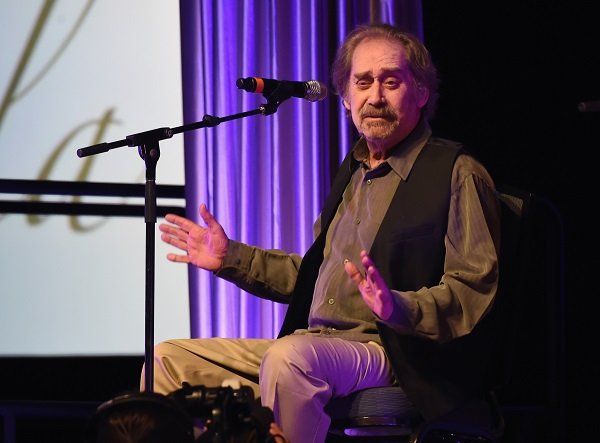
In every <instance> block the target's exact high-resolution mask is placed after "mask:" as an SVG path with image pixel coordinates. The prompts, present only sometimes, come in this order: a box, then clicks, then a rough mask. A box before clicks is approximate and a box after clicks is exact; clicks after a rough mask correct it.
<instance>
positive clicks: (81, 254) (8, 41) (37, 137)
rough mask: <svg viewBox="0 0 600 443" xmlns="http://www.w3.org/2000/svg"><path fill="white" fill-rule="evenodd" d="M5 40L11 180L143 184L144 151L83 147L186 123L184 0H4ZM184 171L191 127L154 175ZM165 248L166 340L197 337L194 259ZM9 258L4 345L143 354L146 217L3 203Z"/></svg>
mask: <svg viewBox="0 0 600 443" xmlns="http://www.w3.org/2000/svg"><path fill="white" fill-rule="evenodd" d="M0 47H1V50H0V94H1V95H0V100H1V102H0V106H1V107H0V156H1V157H2V158H1V161H0V178H3V179H8V178H10V179H31V180H42V179H43V180H60V181H63V180H65V181H97V182H117V183H138V184H139V183H144V176H145V165H144V162H143V160H142V159H141V158H140V157H139V155H138V154H137V150H136V148H133V147H131V148H130V147H124V148H119V149H113V150H111V151H109V152H106V153H103V154H99V155H96V156H92V157H86V158H84V159H80V158H78V157H77V155H76V150H77V149H78V148H81V147H85V146H88V145H91V144H94V143H96V142H103V141H114V140H122V139H123V138H125V137H126V136H127V135H129V134H134V133H137V132H140V131H144V130H147V129H153V128H156V127H161V126H178V125H181V124H182V104H181V52H180V35H179V4H178V2H176V1H162V0H127V1H121V0H102V1H96V2H94V1H76V2H73V1H66V0H65V1H41V0H40V1H36V0H32V1H25V2H23V1H19V0H7V1H2V2H0ZM103 120H104V121H106V122H108V124H107V126H106V129H105V130H104V131H101V130H100V128H101V121H103ZM183 176H184V167H183V136H181V135H179V136H175V137H173V138H172V139H170V140H166V141H163V142H161V158H160V160H159V162H158V167H157V179H156V182H157V183H158V184H178V185H183ZM0 198H4V199H9V198H16V199H23V200H26V199H28V198H30V196H14V195H0ZM42 199H43V200H48V201H66V200H68V199H70V197H42ZM83 200H84V201H92V199H91V198H84V199H83ZM96 200H100V201H101V202H116V203H120V202H122V201H124V199H114V198H111V199H105V198H102V199H100V198H96V199H95V200H94V201H96ZM126 201H127V202H128V203H136V200H135V199H134V200H132V199H127V200H126ZM137 203H140V204H143V199H139V201H137ZM180 203H181V204H183V201H181V202H180ZM157 232H158V230H157ZM165 254H166V248H163V246H162V245H161V244H160V242H159V241H157V252H156V290H155V292H156V321H155V328H156V329H155V335H156V338H157V340H158V339H160V338H166V337H171V336H173V335H177V336H179V335H181V336H186V335H189V321H188V286H187V270H186V269H184V268H178V267H172V266H168V264H167V263H166V260H165V259H164V256H165ZM0 263H1V265H0V281H1V283H0V355H79V354H110V355H115V354H143V352H144V300H145V222H144V219H143V217H139V218H123V217H111V218H106V219H104V218H98V217H73V218H71V217H67V216H44V217H28V216H25V215H15V214H12V215H11V214H3V215H0Z"/></svg>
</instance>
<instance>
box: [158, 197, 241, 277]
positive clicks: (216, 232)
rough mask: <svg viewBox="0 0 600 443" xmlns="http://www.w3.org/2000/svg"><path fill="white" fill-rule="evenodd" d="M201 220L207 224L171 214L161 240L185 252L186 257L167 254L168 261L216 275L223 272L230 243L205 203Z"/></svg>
mask: <svg viewBox="0 0 600 443" xmlns="http://www.w3.org/2000/svg"><path fill="white" fill-rule="evenodd" d="M199 213H200V217H201V218H202V220H203V221H204V223H205V224H206V227H202V226H200V225H199V224H197V223H195V222H193V221H192V220H189V219H187V218H185V217H181V216H179V215H176V214H167V215H166V216H165V220H166V221H167V222H168V223H161V224H160V225H159V229H160V231H161V232H162V234H161V236H160V238H161V240H162V241H164V242H165V243H168V244H170V245H172V246H175V247H176V248H178V249H180V250H182V251H184V252H185V254H175V253H169V254H167V259H169V260H170V261H173V262H179V263H191V264H193V265H195V266H198V267H199V268H202V269H206V270H209V271H216V270H218V269H220V268H221V265H222V264H223V258H224V257H225V254H226V253H227V246H228V244H229V239H228V238H227V235H226V234H225V231H224V230H223V227H222V226H221V225H220V224H219V222H217V220H216V219H215V218H214V217H213V215H212V214H211V213H210V212H209V211H208V209H207V208H206V205H205V204H204V203H202V204H201V205H200V209H199Z"/></svg>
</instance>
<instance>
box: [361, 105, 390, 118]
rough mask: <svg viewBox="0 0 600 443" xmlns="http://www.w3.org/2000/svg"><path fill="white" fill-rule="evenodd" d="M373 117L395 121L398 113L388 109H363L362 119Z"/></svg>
mask: <svg viewBox="0 0 600 443" xmlns="http://www.w3.org/2000/svg"><path fill="white" fill-rule="evenodd" d="M365 117H373V118H384V119H386V120H395V119H396V113H395V112H394V111H393V110H392V109H390V108H388V107H387V106H386V107H384V108H363V109H362V110H361V111H360V118H365Z"/></svg>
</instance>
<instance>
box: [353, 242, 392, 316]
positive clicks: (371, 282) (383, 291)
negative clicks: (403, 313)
mask: <svg viewBox="0 0 600 443" xmlns="http://www.w3.org/2000/svg"><path fill="white" fill-rule="evenodd" d="M360 259H361V262H362V265H363V267H364V269H365V275H364V276H363V275H362V274H361V272H360V271H359V270H358V268H357V267H356V265H355V264H354V263H352V262H351V261H349V260H346V261H344V269H345V270H346V274H348V276H349V277H350V278H351V279H352V281H353V282H354V283H355V284H356V286H357V287H358V290H359V291H360V293H361V295H362V298H363V300H364V301H365V303H366V304H367V306H368V307H369V308H371V310H372V311H373V312H374V313H375V314H377V316H378V317H379V318H381V319H382V320H387V319H389V318H390V316H391V315H392V310H393V298H392V294H391V292H390V289H389V288H388V286H387V284H386V283H385V281H384V280H383V278H382V277H381V274H380V273H379V271H378V270H377V268H376V267H375V264H374V263H373V260H371V257H369V255H368V254H367V251H361V252H360Z"/></svg>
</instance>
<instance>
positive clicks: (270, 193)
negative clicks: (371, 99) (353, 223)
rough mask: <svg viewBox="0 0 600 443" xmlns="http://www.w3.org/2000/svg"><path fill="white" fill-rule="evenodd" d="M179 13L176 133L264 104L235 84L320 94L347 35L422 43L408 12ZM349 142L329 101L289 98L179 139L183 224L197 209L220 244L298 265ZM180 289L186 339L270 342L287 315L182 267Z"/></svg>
mask: <svg viewBox="0 0 600 443" xmlns="http://www.w3.org/2000/svg"><path fill="white" fill-rule="evenodd" d="M180 11H181V44H182V64H183V66H182V76H183V79H182V80H183V106H184V124H189V123H193V122H196V121H200V120H202V119H203V118H204V116H205V115H211V116H215V117H226V116H232V115H236V114H238V113H241V112H246V111H252V110H255V109H258V108H259V106H260V105H262V104H264V103H266V99H265V98H264V97H262V96H261V95H260V94H252V93H248V92H245V91H242V90H240V89H238V88H237V87H236V80H237V79H238V78H241V77H264V78H275V79H282V80H298V81H307V80H319V81H321V82H322V83H325V84H328V85H329V84H330V80H329V79H330V76H329V67H330V65H331V62H332V60H333V58H334V56H335V50H336V49H337V47H338V46H339V43H340V42H341V40H342V39H343V38H344V36H345V35H346V34H347V32H348V31H349V30H350V29H351V28H352V27H354V25H356V24H358V23H367V22H387V23H394V24H397V25H399V26H402V27H404V28H405V29H407V30H408V31H411V32H413V33H415V34H417V35H422V24H421V6H420V1H417V0H404V1H391V0H387V1H385V0H380V1H364V0H363V1H360V0H353V1H350V0H348V1H340V2H329V1H324V0H219V1H217V0H198V1H191V0H181V1H180ZM352 131H353V129H352V127H351V123H350V122H348V120H347V119H346V117H345V113H344V112H343V109H342V106H341V101H340V99H339V97H337V96H335V95H334V94H333V93H332V91H331V90H330V93H329V96H328V97H327V98H326V99H325V100H323V101H319V102H315V103H312V102H308V101H306V100H302V99H296V98H292V99H290V100H287V101H285V102H283V103H282V104H281V105H280V106H279V109H278V110H277V112H276V113H275V114H273V115H266V116H265V115H253V116H250V117H245V118H240V119H235V120H231V121H225V122H222V123H221V124H219V125H218V126H216V127H213V128H204V129H200V130H196V131H190V132H187V133H185V134H184V145H185V181H186V185H185V187H186V205H187V212H188V213H187V215H188V217H189V218H191V219H193V220H195V221H199V216H198V207H199V205H200V203H202V202H204V203H206V204H207V206H208V209H209V210H210V211H211V212H212V213H213V215H214V216H215V217H216V219H217V220H218V221H219V222H220V223H221V224H222V225H223V227H224V229H225V232H226V233H227V235H228V236H229V237H230V238H233V239H236V240H239V241H243V242H245V243H249V244H253V245H257V246H261V247H266V248H277V249H283V250H286V251H288V252H296V253H298V254H303V253H304V252H305V251H306V249H308V247H309V246H310V244H311V243H312V239H313V236H312V224H313V222H314V220H315V219H316V218H317V216H318V214H319V211H320V209H321V204H322V203H323V201H324V198H325V196H326V194H327V191H328V190H329V184H330V180H331V178H332V173H333V172H334V171H335V170H336V168H337V165H338V163H339V161H341V158H342V157H343V156H344V155H345V154H346V152H347V151H348V149H349V148H350V146H351V143H352V139H353V137H354V135H353V132H352ZM200 223H202V222H201V221H200ZM189 287H190V324H191V331H190V336H191V337H212V336H220V337H267V338H269V337H275V336H276V335H277V333H278V331H279V328H280V326H281V322H282V321H283V317H284V314H285V309H286V305H282V304H278V303H273V302H270V301H266V300H262V299H259V298H257V297H254V296H252V295H250V294H247V293H245V292H244V291H242V290H240V289H238V288H237V287H235V286H234V285H232V284H231V283H228V282H225V281H222V280H219V279H217V278H216V277H214V276H213V275H212V274H211V273H209V272H206V271H203V270H198V269H196V268H194V267H192V266H190V268H189Z"/></svg>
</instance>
